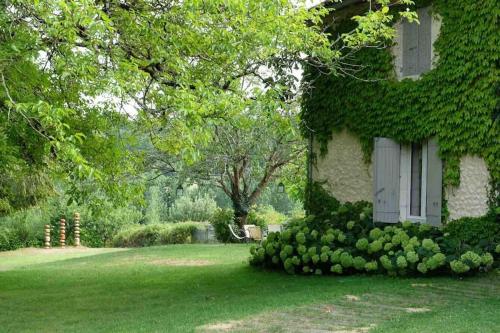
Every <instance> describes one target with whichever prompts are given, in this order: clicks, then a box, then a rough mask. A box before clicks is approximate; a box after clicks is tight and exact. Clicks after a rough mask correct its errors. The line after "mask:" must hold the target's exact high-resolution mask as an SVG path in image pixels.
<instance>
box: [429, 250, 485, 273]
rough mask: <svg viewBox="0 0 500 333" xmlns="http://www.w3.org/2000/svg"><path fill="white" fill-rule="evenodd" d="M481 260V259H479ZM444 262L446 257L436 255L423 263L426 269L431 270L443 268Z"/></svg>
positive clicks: (439, 254)
mask: <svg viewBox="0 0 500 333" xmlns="http://www.w3.org/2000/svg"><path fill="white" fill-rule="evenodd" d="M479 260H481V258H480V259H479ZM445 261H446V256H445V255H444V254H442V253H436V254H435V255H433V256H432V257H430V258H429V259H427V261H426V262H425V264H426V266H427V268H428V269H430V270H433V269H436V268H438V267H440V266H443V265H444V264H445Z"/></svg>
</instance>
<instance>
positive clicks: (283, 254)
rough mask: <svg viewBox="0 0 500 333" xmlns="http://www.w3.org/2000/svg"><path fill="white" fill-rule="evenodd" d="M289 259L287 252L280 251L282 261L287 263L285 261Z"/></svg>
mask: <svg viewBox="0 0 500 333" xmlns="http://www.w3.org/2000/svg"><path fill="white" fill-rule="evenodd" d="M287 257H288V253H287V252H286V251H285V250H281V251H280V258H281V260H282V261H285V259H286V258H287Z"/></svg>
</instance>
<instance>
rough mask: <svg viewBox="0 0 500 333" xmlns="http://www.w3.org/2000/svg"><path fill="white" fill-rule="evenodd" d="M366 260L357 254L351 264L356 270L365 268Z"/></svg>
mask: <svg viewBox="0 0 500 333" xmlns="http://www.w3.org/2000/svg"><path fill="white" fill-rule="evenodd" d="M365 264H366V260H365V259H364V258H363V257H360V256H357V257H354V259H353V266H354V268H356V269H357V270H358V271H362V270H363V269H364V268H365Z"/></svg>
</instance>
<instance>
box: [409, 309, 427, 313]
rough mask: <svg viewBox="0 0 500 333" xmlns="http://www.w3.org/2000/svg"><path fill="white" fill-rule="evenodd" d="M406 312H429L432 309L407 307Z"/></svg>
mask: <svg viewBox="0 0 500 333" xmlns="http://www.w3.org/2000/svg"><path fill="white" fill-rule="evenodd" d="M405 311H406V312H408V313H423V312H429V311H431V309H429V308H406V309H405Z"/></svg>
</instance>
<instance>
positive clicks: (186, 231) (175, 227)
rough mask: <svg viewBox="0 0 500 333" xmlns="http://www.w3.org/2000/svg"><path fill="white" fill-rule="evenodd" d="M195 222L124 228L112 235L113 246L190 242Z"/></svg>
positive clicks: (196, 225) (195, 226)
mask: <svg viewBox="0 0 500 333" xmlns="http://www.w3.org/2000/svg"><path fill="white" fill-rule="evenodd" d="M197 227H198V224H197V223H193V222H184V223H161V224H147V225H139V226H138V225H135V226H130V227H127V228H124V229H123V230H121V231H120V232H118V233H117V234H116V235H115V236H114V237H113V246H115V247H144V246H153V245H164V244H185V243H191V237H192V234H193V232H194V230H195V229H196V228H197Z"/></svg>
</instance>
